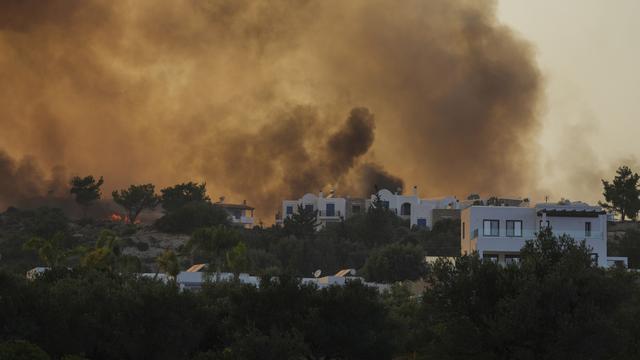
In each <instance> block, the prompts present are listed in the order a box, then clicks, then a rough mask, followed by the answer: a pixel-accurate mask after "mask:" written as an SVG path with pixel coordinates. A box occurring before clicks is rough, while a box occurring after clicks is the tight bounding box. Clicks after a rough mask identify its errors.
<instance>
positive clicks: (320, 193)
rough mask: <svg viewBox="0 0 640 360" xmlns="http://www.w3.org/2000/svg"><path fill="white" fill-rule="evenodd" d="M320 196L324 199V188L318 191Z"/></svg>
mask: <svg viewBox="0 0 640 360" xmlns="http://www.w3.org/2000/svg"><path fill="white" fill-rule="evenodd" d="M318 197H319V198H320V199H322V198H323V197H324V193H323V192H322V190H320V192H319V193H318Z"/></svg>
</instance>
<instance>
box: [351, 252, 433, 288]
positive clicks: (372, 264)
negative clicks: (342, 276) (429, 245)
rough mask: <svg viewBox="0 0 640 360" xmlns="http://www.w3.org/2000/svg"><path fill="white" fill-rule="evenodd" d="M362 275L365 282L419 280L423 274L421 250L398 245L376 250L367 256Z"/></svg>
mask: <svg viewBox="0 0 640 360" xmlns="http://www.w3.org/2000/svg"><path fill="white" fill-rule="evenodd" d="M363 273H364V274H365V276H366V278H367V280H369V281H378V282H396V281H403V280H416V279H419V278H420V277H421V276H422V275H424V273H425V267H424V257H423V253H422V250H421V249H420V248H419V247H417V246H413V245H401V244H398V243H394V244H390V245H387V246H384V247H381V248H378V249H376V250H374V251H373V252H372V253H371V254H370V255H369V258H368V259H367V262H366V263H365V265H364V268H363Z"/></svg>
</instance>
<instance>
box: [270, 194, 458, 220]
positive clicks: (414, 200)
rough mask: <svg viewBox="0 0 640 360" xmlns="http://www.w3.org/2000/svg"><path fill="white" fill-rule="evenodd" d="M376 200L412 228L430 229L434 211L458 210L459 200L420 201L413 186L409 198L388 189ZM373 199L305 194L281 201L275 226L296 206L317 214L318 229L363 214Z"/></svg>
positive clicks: (450, 198) (290, 214) (445, 198)
mask: <svg viewBox="0 0 640 360" xmlns="http://www.w3.org/2000/svg"><path fill="white" fill-rule="evenodd" d="M378 196H379V197H380V200H381V202H382V204H383V206H385V207H387V208H388V209H390V210H391V211H393V212H394V213H395V214H397V215H398V216H400V217H401V218H403V219H407V220H409V222H410V224H411V226H421V227H429V228H430V227H432V226H433V222H434V221H433V210H436V209H453V210H455V209H459V203H458V200H457V199H456V198H455V197H453V196H449V197H444V198H439V199H420V198H419V197H418V188H417V187H415V186H414V188H413V194H412V195H401V194H399V193H393V192H391V191H389V190H387V189H382V190H380V191H378ZM375 200H376V196H375V194H374V195H371V198H370V199H362V198H351V197H336V196H335V194H334V192H333V191H331V192H330V193H329V195H328V196H324V193H323V192H322V191H321V192H320V193H319V194H318V195H314V194H310V193H308V194H305V195H304V196H303V197H302V198H300V199H298V200H283V201H282V209H281V213H280V214H282V215H281V216H280V217H277V218H276V223H280V224H281V223H282V222H283V221H284V219H286V218H287V217H290V216H292V215H293V214H294V213H295V212H296V211H297V209H298V206H302V207H303V208H308V209H312V210H314V211H317V214H318V222H319V223H320V227H323V226H326V224H328V223H332V222H339V221H341V220H344V219H346V218H348V217H350V216H352V215H354V214H357V213H360V212H363V211H366V209H368V208H369V207H370V206H372V205H373V204H374V202H375Z"/></svg>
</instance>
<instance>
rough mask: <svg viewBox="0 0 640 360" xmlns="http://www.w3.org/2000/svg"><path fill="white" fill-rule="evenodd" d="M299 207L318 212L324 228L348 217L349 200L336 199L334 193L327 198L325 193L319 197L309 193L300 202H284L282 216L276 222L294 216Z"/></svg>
mask: <svg viewBox="0 0 640 360" xmlns="http://www.w3.org/2000/svg"><path fill="white" fill-rule="evenodd" d="M298 206H302V207H303V208H305V209H311V210H313V211H316V212H317V219H318V223H319V224H320V227H324V226H326V224H328V223H332V222H339V221H341V220H343V219H345V217H346V216H347V199H345V198H341V197H335V195H334V194H333V192H331V193H330V194H329V195H328V196H326V197H325V196H324V193H323V192H322V191H320V193H319V194H318V195H317V196H316V195H314V194H311V193H308V194H305V195H304V196H303V197H302V198H300V199H299V200H284V201H283V202H282V216H281V217H280V218H279V219H276V222H277V223H282V222H283V221H284V219H286V218H289V217H291V216H293V214H295V213H297V212H298Z"/></svg>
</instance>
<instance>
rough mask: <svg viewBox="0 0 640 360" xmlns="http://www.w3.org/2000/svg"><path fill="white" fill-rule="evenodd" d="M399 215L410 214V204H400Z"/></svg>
mask: <svg viewBox="0 0 640 360" xmlns="http://www.w3.org/2000/svg"><path fill="white" fill-rule="evenodd" d="M400 215H411V204H409V203H404V204H402V206H401V207H400Z"/></svg>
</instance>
